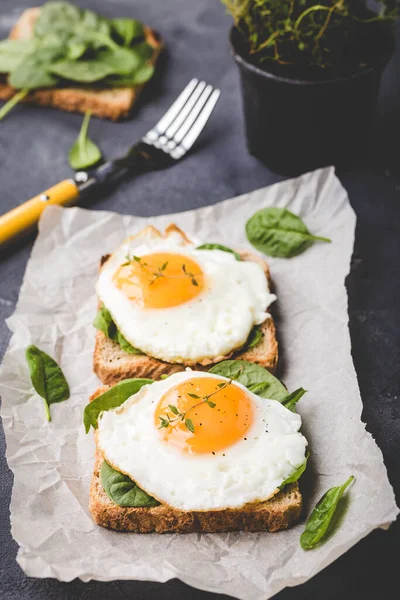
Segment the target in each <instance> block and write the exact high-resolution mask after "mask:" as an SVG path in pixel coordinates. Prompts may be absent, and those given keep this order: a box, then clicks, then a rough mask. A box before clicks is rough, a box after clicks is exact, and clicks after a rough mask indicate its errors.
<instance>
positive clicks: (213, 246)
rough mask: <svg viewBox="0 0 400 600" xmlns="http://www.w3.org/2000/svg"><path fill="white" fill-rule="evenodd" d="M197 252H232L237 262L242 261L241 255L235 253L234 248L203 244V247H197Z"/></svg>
mask: <svg viewBox="0 0 400 600" xmlns="http://www.w3.org/2000/svg"><path fill="white" fill-rule="evenodd" d="M196 250H223V252H230V253H231V254H233V255H234V257H235V258H236V260H242V258H241V256H240V254H238V253H237V252H235V250H232V248H228V247H227V246H222V244H202V245H201V246H197V248H196Z"/></svg>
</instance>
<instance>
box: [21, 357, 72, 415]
mask: <svg viewBox="0 0 400 600" xmlns="http://www.w3.org/2000/svg"><path fill="white" fill-rule="evenodd" d="M25 356H26V360H27V363H28V366H29V371H30V374H31V380H32V385H33V387H34V388H35V390H36V391H37V393H38V394H39V396H41V397H42V398H43V400H44V403H45V409H46V416H47V420H48V421H51V415H50V405H51V404H56V403H58V402H63V401H64V400H68V398H69V395H70V394H69V386H68V383H67V380H66V379H65V377H64V373H63V372H62V370H61V368H60V367H59V366H58V364H57V363H56V361H55V360H54V359H53V358H51V356H49V355H48V354H46V352H43V350H40V349H39V348H37V347H36V346H28V348H27V349H26V351H25Z"/></svg>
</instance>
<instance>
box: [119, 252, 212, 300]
mask: <svg viewBox="0 0 400 600" xmlns="http://www.w3.org/2000/svg"><path fill="white" fill-rule="evenodd" d="M127 263H128V264H123V265H121V266H120V267H119V268H118V269H117V271H116V272H115V274H114V277H113V279H114V282H115V283H116V285H117V287H118V288H119V289H120V290H121V291H122V292H123V293H124V294H125V295H126V296H127V297H128V298H129V300H131V301H132V302H134V303H135V304H138V305H139V306H141V307H143V308H170V307H172V306H178V305H179V304H183V303H184V302H188V301H189V300H192V299H193V298H195V297H196V296H198V295H199V294H200V292H201V291H202V289H203V288H204V275H203V272H202V270H201V268H200V265H199V264H198V263H197V262H195V261H194V260H193V259H191V258H189V257H188V256H184V255H183V254H172V253H167V252H155V253H153V254H146V255H144V256H140V257H132V258H131V259H130V260H129V261H128V260H127Z"/></svg>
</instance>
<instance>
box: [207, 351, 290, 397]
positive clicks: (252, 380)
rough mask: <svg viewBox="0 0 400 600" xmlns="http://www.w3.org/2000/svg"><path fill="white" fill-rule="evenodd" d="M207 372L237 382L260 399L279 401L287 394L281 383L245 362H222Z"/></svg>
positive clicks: (258, 367)
mask: <svg viewBox="0 0 400 600" xmlns="http://www.w3.org/2000/svg"><path fill="white" fill-rule="evenodd" d="M209 372H210V373H214V374H215V375H222V376H223V377H228V378H229V379H233V380H234V381H238V382H239V383H241V384H242V385H244V386H245V387H247V388H248V389H249V390H250V391H251V392H253V393H254V394H258V395H259V396H261V397H262V398H269V399H271V400H279V401H281V400H282V399H283V398H285V397H286V396H287V393H288V392H287V389H286V388H285V386H284V385H283V383H281V382H280V381H279V379H277V378H276V377H274V376H273V375H271V373H270V372H269V371H267V370H266V369H264V368H263V367H260V366H259V365H256V364H254V363H251V362H248V361H246V360H224V361H223V362H221V363H219V364H217V365H214V366H213V367H212V368H211V369H210V371H209Z"/></svg>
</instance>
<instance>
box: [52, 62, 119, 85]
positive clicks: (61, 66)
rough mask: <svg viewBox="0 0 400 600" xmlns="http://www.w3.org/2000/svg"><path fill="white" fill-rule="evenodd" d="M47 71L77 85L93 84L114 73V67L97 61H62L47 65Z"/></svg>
mask: <svg viewBox="0 0 400 600" xmlns="http://www.w3.org/2000/svg"><path fill="white" fill-rule="evenodd" d="M47 71H48V72H49V73H53V74H54V75H57V76H58V77H62V78H63V79H68V80H70V81H77V82H79V83H94V82H95V81H100V80H101V79H104V78H105V77H107V76H108V75H111V74H113V73H115V69H114V67H112V66H111V65H109V64H107V63H105V62H103V61H101V60H97V59H96V58H94V59H92V60H63V61H59V62H56V63H53V64H49V65H47Z"/></svg>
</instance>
